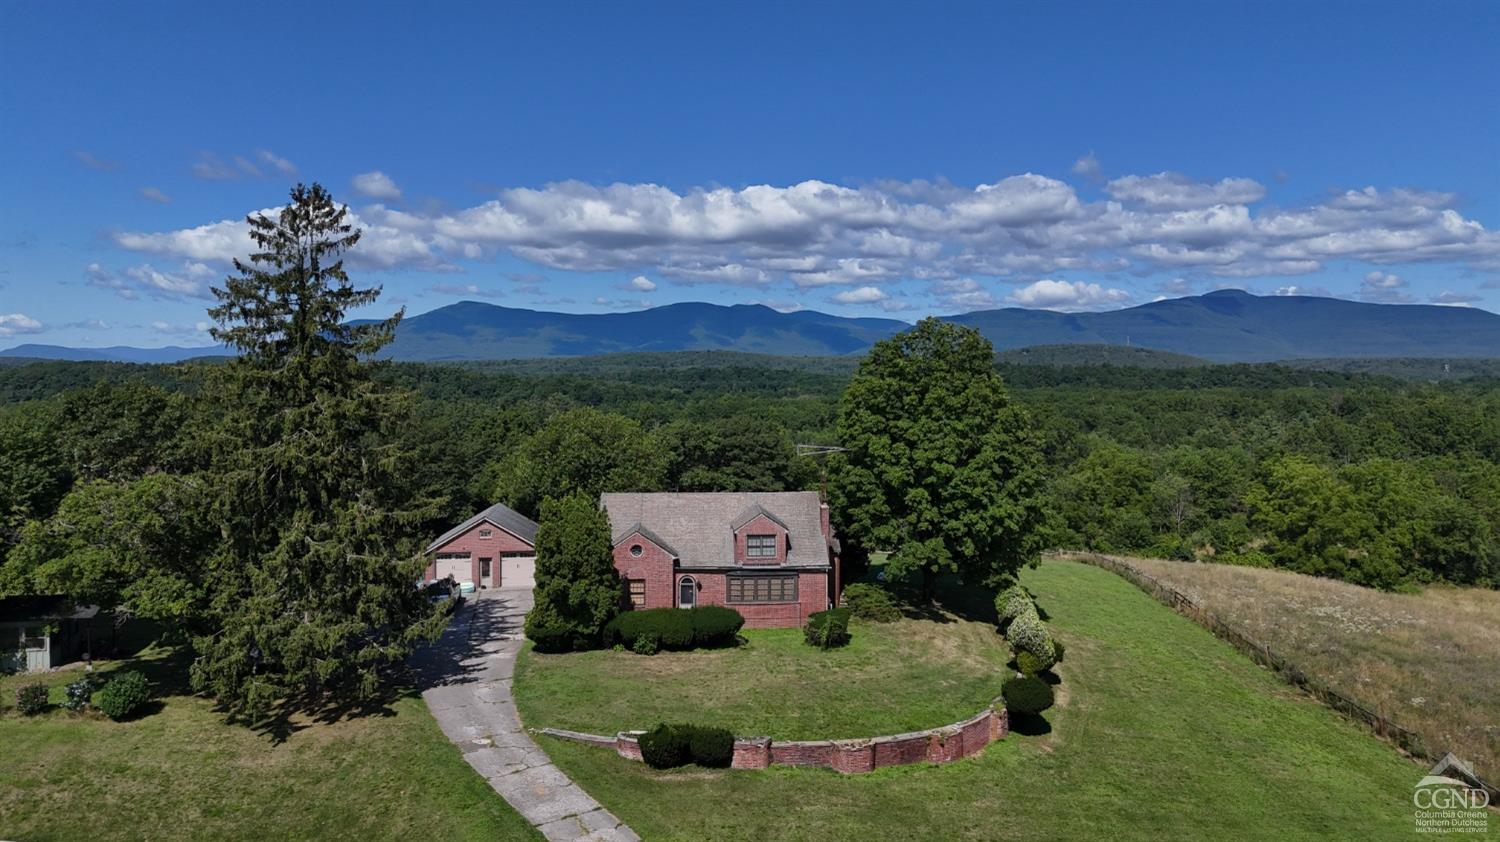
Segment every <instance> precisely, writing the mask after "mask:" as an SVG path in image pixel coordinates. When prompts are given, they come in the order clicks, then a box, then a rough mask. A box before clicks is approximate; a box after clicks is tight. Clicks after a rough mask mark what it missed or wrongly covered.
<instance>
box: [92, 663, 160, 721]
mask: <svg viewBox="0 0 1500 842" xmlns="http://www.w3.org/2000/svg"><path fill="white" fill-rule="evenodd" d="M149 701H151V684H150V683H149V682H148V681H146V676H144V675H141V674H140V673H138V672H136V671H134V670H122V671H120V672H117V673H115V674H114V676H113V677H111V678H110V680H109V683H108V684H106V685H104V689H102V690H100V691H99V692H98V693H95V694H94V704H95V706H97V707H98V708H99V710H101V711H103V712H104V715H105V716H107V717H109V718H110V719H116V720H118V719H124V718H126V717H128V716H130V715H131V714H133V713H136V712H137V711H139V710H140V709H141V708H142V707H144V706H145V704H146V703H147V702H149Z"/></svg>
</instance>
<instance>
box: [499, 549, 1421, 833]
mask: <svg viewBox="0 0 1500 842" xmlns="http://www.w3.org/2000/svg"><path fill="white" fill-rule="evenodd" d="M1025 580H1026V583H1027V584H1028V585H1029V586H1030V587H1031V588H1033V589H1034V590H1035V591H1036V593H1037V595H1038V597H1039V598H1040V601H1041V603H1042V605H1043V607H1044V608H1045V609H1046V610H1047V611H1048V612H1050V614H1051V616H1052V621H1051V622H1052V624H1053V626H1054V628H1055V630H1056V632H1057V634H1058V635H1059V636H1060V637H1061V638H1062V639H1064V640H1065V641H1066V642H1067V644H1068V656H1067V662H1066V663H1065V664H1064V665H1063V666H1062V667H1061V668H1060V671H1061V672H1062V675H1063V684H1062V685H1061V687H1060V688H1059V689H1060V691H1061V693H1060V697H1061V699H1062V703H1061V705H1060V707H1059V708H1057V709H1054V710H1052V711H1049V712H1048V714H1047V715H1048V717H1049V719H1050V720H1051V722H1052V724H1053V730H1052V731H1051V733H1047V734H1041V735H1037V736H1022V735H1014V734H1013V735H1012V736H1010V737H1008V738H1007V739H1006V740H1004V741H1003V742H1001V743H998V744H996V745H993V746H990V747H989V748H988V749H986V750H985V751H984V753H982V754H981V755H979V756H978V757H975V758H971V759H969V760H965V761H961V762H959V763H955V764H951V765H947V766H940V767H923V766H911V767H900V768H892V769H885V770H881V771H879V772H875V773H873V774H869V775H856V776H848V777H844V776H840V775H838V774H836V773H834V772H830V771H826V770H805V769H786V768H773V769H768V770H764V771H753V772H748V771H708V770H702V769H687V770H678V771H673V772H655V771H652V770H650V769H647V768H646V767H645V766H643V765H641V764H637V763H632V762H629V761H626V760H622V759H620V758H618V757H616V756H614V755H613V754H611V753H609V752H607V751H602V750H599V749H596V748H590V747H587V746H581V745H574V744H569V743H564V742H562V741H559V740H547V741H546V742H545V743H544V747H545V749H546V750H547V752H548V753H549V754H550V755H551V756H552V758H553V759H554V760H555V761H556V762H557V764H558V765H559V766H561V767H562V768H563V769H565V770H566V771H567V772H568V773H569V774H570V775H572V776H573V777H574V779H575V780H576V781H578V782H579V783H580V784H581V785H582V786H583V787H584V788H585V789H587V790H588V792H589V793H590V794H591V795H593V796H594V797H596V798H598V799H599V800H600V801H602V802H603V803H604V805H605V806H606V807H608V808H609V809H610V810H612V811H614V812H615V813H616V814H617V815H619V816H621V817H622V818H623V819H625V820H626V821H627V822H628V823H629V824H630V825H631V826H632V828H633V829H635V830H636V831H637V832H638V833H640V834H641V835H642V836H643V837H645V838H647V839H705V838H733V839H749V838H755V839H811V838H822V839H860V840H880V839H898V840H910V839H971V840H997V839H1026V840H1034V839H1143V840H1144V839H1150V840H1156V839H1187V838H1192V839H1274V840H1278V842H1282V840H1296V839H1324V838H1335V837H1336V838H1346V839H1367V840H1368V839H1403V840H1404V839H1409V838H1410V837H1411V833H1412V815H1411V811H1412V807H1411V800H1410V793H1411V788H1412V786H1413V785H1414V784H1415V783H1416V782H1417V780H1418V779H1419V778H1420V777H1421V774H1422V770H1421V769H1420V768H1418V767H1417V766H1416V765H1414V764H1412V763H1411V762H1409V761H1407V760H1405V759H1403V758H1401V757H1400V756H1398V755H1396V754H1395V753H1394V752H1393V751H1391V750H1390V749H1389V748H1387V747H1386V746H1385V745H1383V744H1381V743H1379V742H1377V741H1375V740H1374V739H1372V738H1370V737H1368V736H1366V735H1365V734H1364V733H1362V732H1361V731H1359V730H1358V729H1357V728H1355V727H1354V726H1353V725H1351V724H1349V723H1347V722H1345V721H1343V720H1342V719H1340V718H1339V717H1337V716H1336V715H1335V714H1333V713H1332V712H1330V711H1328V710H1326V709H1324V708H1322V707H1321V706H1319V705H1317V704H1316V703H1314V702H1312V701H1310V700H1307V699H1305V698H1303V697H1300V696H1299V695H1297V694H1296V693H1294V692H1293V691H1291V690H1290V689H1288V688H1286V687H1284V686H1283V685H1281V684H1280V683H1279V682H1278V681H1277V680H1276V679H1275V678H1274V677H1272V676H1271V675H1270V674H1268V673H1266V672H1264V671H1263V670H1260V669H1259V668H1257V667H1255V666H1254V665H1252V664H1251V663H1249V662H1248V661H1246V660H1245V659H1243V658H1241V657H1239V656H1238V655H1237V654H1236V653H1235V652H1234V651H1233V650H1231V649H1230V648H1229V647H1228V646H1226V645H1225V644H1223V643H1222V642H1220V641H1218V640H1216V639H1215V638H1214V637H1213V636H1211V635H1210V634H1208V633H1207V632H1205V631H1203V630H1202V629H1200V628H1198V627H1197V626H1195V625H1193V624H1192V623H1191V622H1189V621H1188V620H1186V619H1185V618H1182V617H1179V616H1177V615H1176V614H1174V613H1172V612H1171V611H1170V610H1168V609H1167V608H1165V607H1163V606H1161V605H1158V604H1157V603H1156V602H1154V601H1153V600H1151V599H1150V598H1149V597H1147V596H1146V595H1145V594H1143V593H1141V592H1139V591H1138V590H1136V589H1135V588H1134V587H1133V586H1132V585H1130V584H1129V583H1127V582H1125V581H1124V580H1122V579H1120V578H1118V577H1116V576H1114V575H1112V574H1110V573H1108V572H1106V571H1104V570H1099V569H1097V568H1092V567H1087V566H1084V565H1081V564H1075V563H1070V562H1058V561H1051V562H1046V563H1044V564H1043V565H1042V566H1041V568H1040V569H1038V570H1035V571H1030V572H1028V573H1027V575H1026V577H1025ZM808 654H809V655H810V654H811V653H808ZM761 680H763V676H760V675H754V674H746V675H741V676H738V677H736V678H735V679H734V686H735V687H740V688H749V687H751V686H753V685H755V684H756V683H758V682H760V681H761ZM517 689H518V693H519V696H518V700H519V703H520V705H521V712H522V715H523V717H524V718H525V720H526V722H527V723H528V724H529V725H533V726H536V725H539V724H542V723H545V722H547V721H549V720H550V719H551V718H552V716H553V711H552V710H550V709H548V708H547V707H546V706H545V705H544V704H542V701H543V700H542V699H541V698H538V696H537V695H536V694H533V693H532V690H531V688H528V687H527V686H526V683H525V674H524V673H523V674H522V677H521V678H520V679H519V680H518V681H517ZM724 692H725V693H726V695H732V688H726V689H725V691H724ZM878 695H879V694H878V693H874V692H872V693H871V694H869V696H868V697H867V699H866V700H865V701H862V702H859V703H858V704H859V705H860V706H862V707H863V706H878V705H879V704H880V703H881V702H880V699H879V698H878ZM815 703H816V702H815V701H813V700H809V699H807V698H802V697H798V696H792V695H789V696H787V697H785V698H783V699H781V700H779V704H781V705H783V706H787V707H795V706H798V705H806V704H815ZM710 715H711V714H710V712H708V711H705V712H704V713H703V716H702V717H700V718H704V719H708V718H710ZM853 715H854V714H852V713H851V716H853ZM641 716H642V717H645V716H646V712H645V711H643V712H642V714H641ZM599 724H601V725H602V724H604V723H602V722H601V723H599Z"/></svg>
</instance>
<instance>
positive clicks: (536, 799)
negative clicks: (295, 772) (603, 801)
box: [415, 588, 640, 840]
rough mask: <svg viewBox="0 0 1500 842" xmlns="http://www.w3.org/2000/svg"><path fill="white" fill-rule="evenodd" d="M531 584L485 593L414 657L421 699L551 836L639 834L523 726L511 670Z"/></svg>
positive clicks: (473, 762)
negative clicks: (582, 785) (567, 772)
mask: <svg viewBox="0 0 1500 842" xmlns="http://www.w3.org/2000/svg"><path fill="white" fill-rule="evenodd" d="M531 602H532V601H531V591H530V589H520V588H514V589H509V588H502V589H500V590H489V591H482V592H480V593H478V594H475V595H474V596H473V597H471V598H470V599H469V601H468V603H467V604H466V605H464V607H463V608H461V609H460V610H459V612H458V614H457V615H456V616H455V617H454V618H453V621H452V622H451V623H450V624H449V625H448V630H447V631H445V632H444V633H443V636H442V638H441V639H439V640H438V642H437V643H436V644H434V645H433V646H430V647H428V648H427V649H425V650H423V651H422V652H420V653H419V654H418V655H417V656H416V659H415V666H416V667H417V669H418V671H419V673H420V675H421V676H422V680H423V687H424V688H425V689H424V690H423V691H422V698H423V699H425V700H426V701H427V709H428V710H430V711H432V715H433V717H434V718H435V719H437V722H438V726H439V727H441V728H442V729H443V733H444V734H446V735H447V737H448V739H449V740H452V741H453V744H454V745H456V746H458V750H459V751H461V752H463V756H464V760H466V761H468V763H469V765H470V766H472V767H474V771H476V772H478V773H479V774H481V775H483V776H484V778H485V780H487V781H489V784H490V786H492V787H494V788H495V791H496V792H498V793H500V795H501V797H503V798H504V799H505V800H506V801H508V802H509V803H510V805H511V806H512V807H514V808H516V811H517V812H519V813H520V814H521V815H522V816H524V817H525V818H526V820H527V821H529V822H531V823H532V824H533V825H535V826H536V828H537V829H538V830H540V831H541V832H542V835H543V836H545V837H547V838H548V839H553V840H564V839H587V840H639V839H640V837H639V836H636V835H635V833H634V832H633V831H631V829H630V828H628V827H626V826H625V824H624V823H623V822H621V821H620V820H619V819H617V818H615V816H614V814H612V813H610V812H609V811H608V810H605V809H604V808H603V807H601V806H599V803H598V802H597V801H595V800H594V799H593V798H591V797H590V796H589V794H588V793H586V792H584V791H583V789H581V788H580V787H579V786H578V785H577V784H575V783H573V781H572V780H570V779H569V778H568V776H567V775H565V774H563V772H562V770H561V769H558V768H557V767H556V766H553V765H552V761H551V760H549V759H547V755H546V754H545V753H544V752H543V751H542V750H541V748H540V747H539V746H537V744H536V743H535V742H534V741H532V739H531V736H530V735H529V734H527V733H526V730H525V729H524V728H522V727H521V720H520V717H518V716H517V715H516V706H515V703H514V702H512V701H511V695H510V687H511V676H512V674H513V672H514V670H515V666H516V653H517V652H519V651H520V649H521V640H522V638H521V621H522V619H523V618H524V617H525V616H526V611H527V610H528V609H530V608H531Z"/></svg>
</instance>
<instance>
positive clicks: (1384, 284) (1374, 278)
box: [1359, 271, 1416, 304]
mask: <svg viewBox="0 0 1500 842" xmlns="http://www.w3.org/2000/svg"><path fill="white" fill-rule="evenodd" d="M1405 288H1406V281H1403V280H1401V277H1400V276H1399V275H1392V274H1391V273H1389V272H1380V271H1376V272H1371V273H1370V274H1368V275H1365V278H1364V280H1363V281H1360V284H1359V297H1360V299H1361V300H1363V301H1374V302H1377V303H1381V304H1406V303H1409V302H1412V301H1415V300H1416V299H1414V298H1412V297H1411V296H1410V295H1408V294H1407V293H1405V292H1402V290H1403V289H1405Z"/></svg>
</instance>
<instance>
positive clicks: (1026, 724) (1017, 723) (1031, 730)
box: [1010, 713, 1052, 737]
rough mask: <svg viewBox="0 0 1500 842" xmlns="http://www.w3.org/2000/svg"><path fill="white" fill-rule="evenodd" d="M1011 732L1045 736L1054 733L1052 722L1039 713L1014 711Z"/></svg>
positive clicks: (1030, 735)
mask: <svg viewBox="0 0 1500 842" xmlns="http://www.w3.org/2000/svg"><path fill="white" fill-rule="evenodd" d="M1010 732H1011V733H1012V734H1020V735H1021V736H1023V737H1044V736H1046V735H1048V734H1050V733H1052V723H1050V722H1048V721H1047V719H1046V717H1044V716H1042V715H1041V714H1039V713H1013V714H1011V715H1010Z"/></svg>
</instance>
